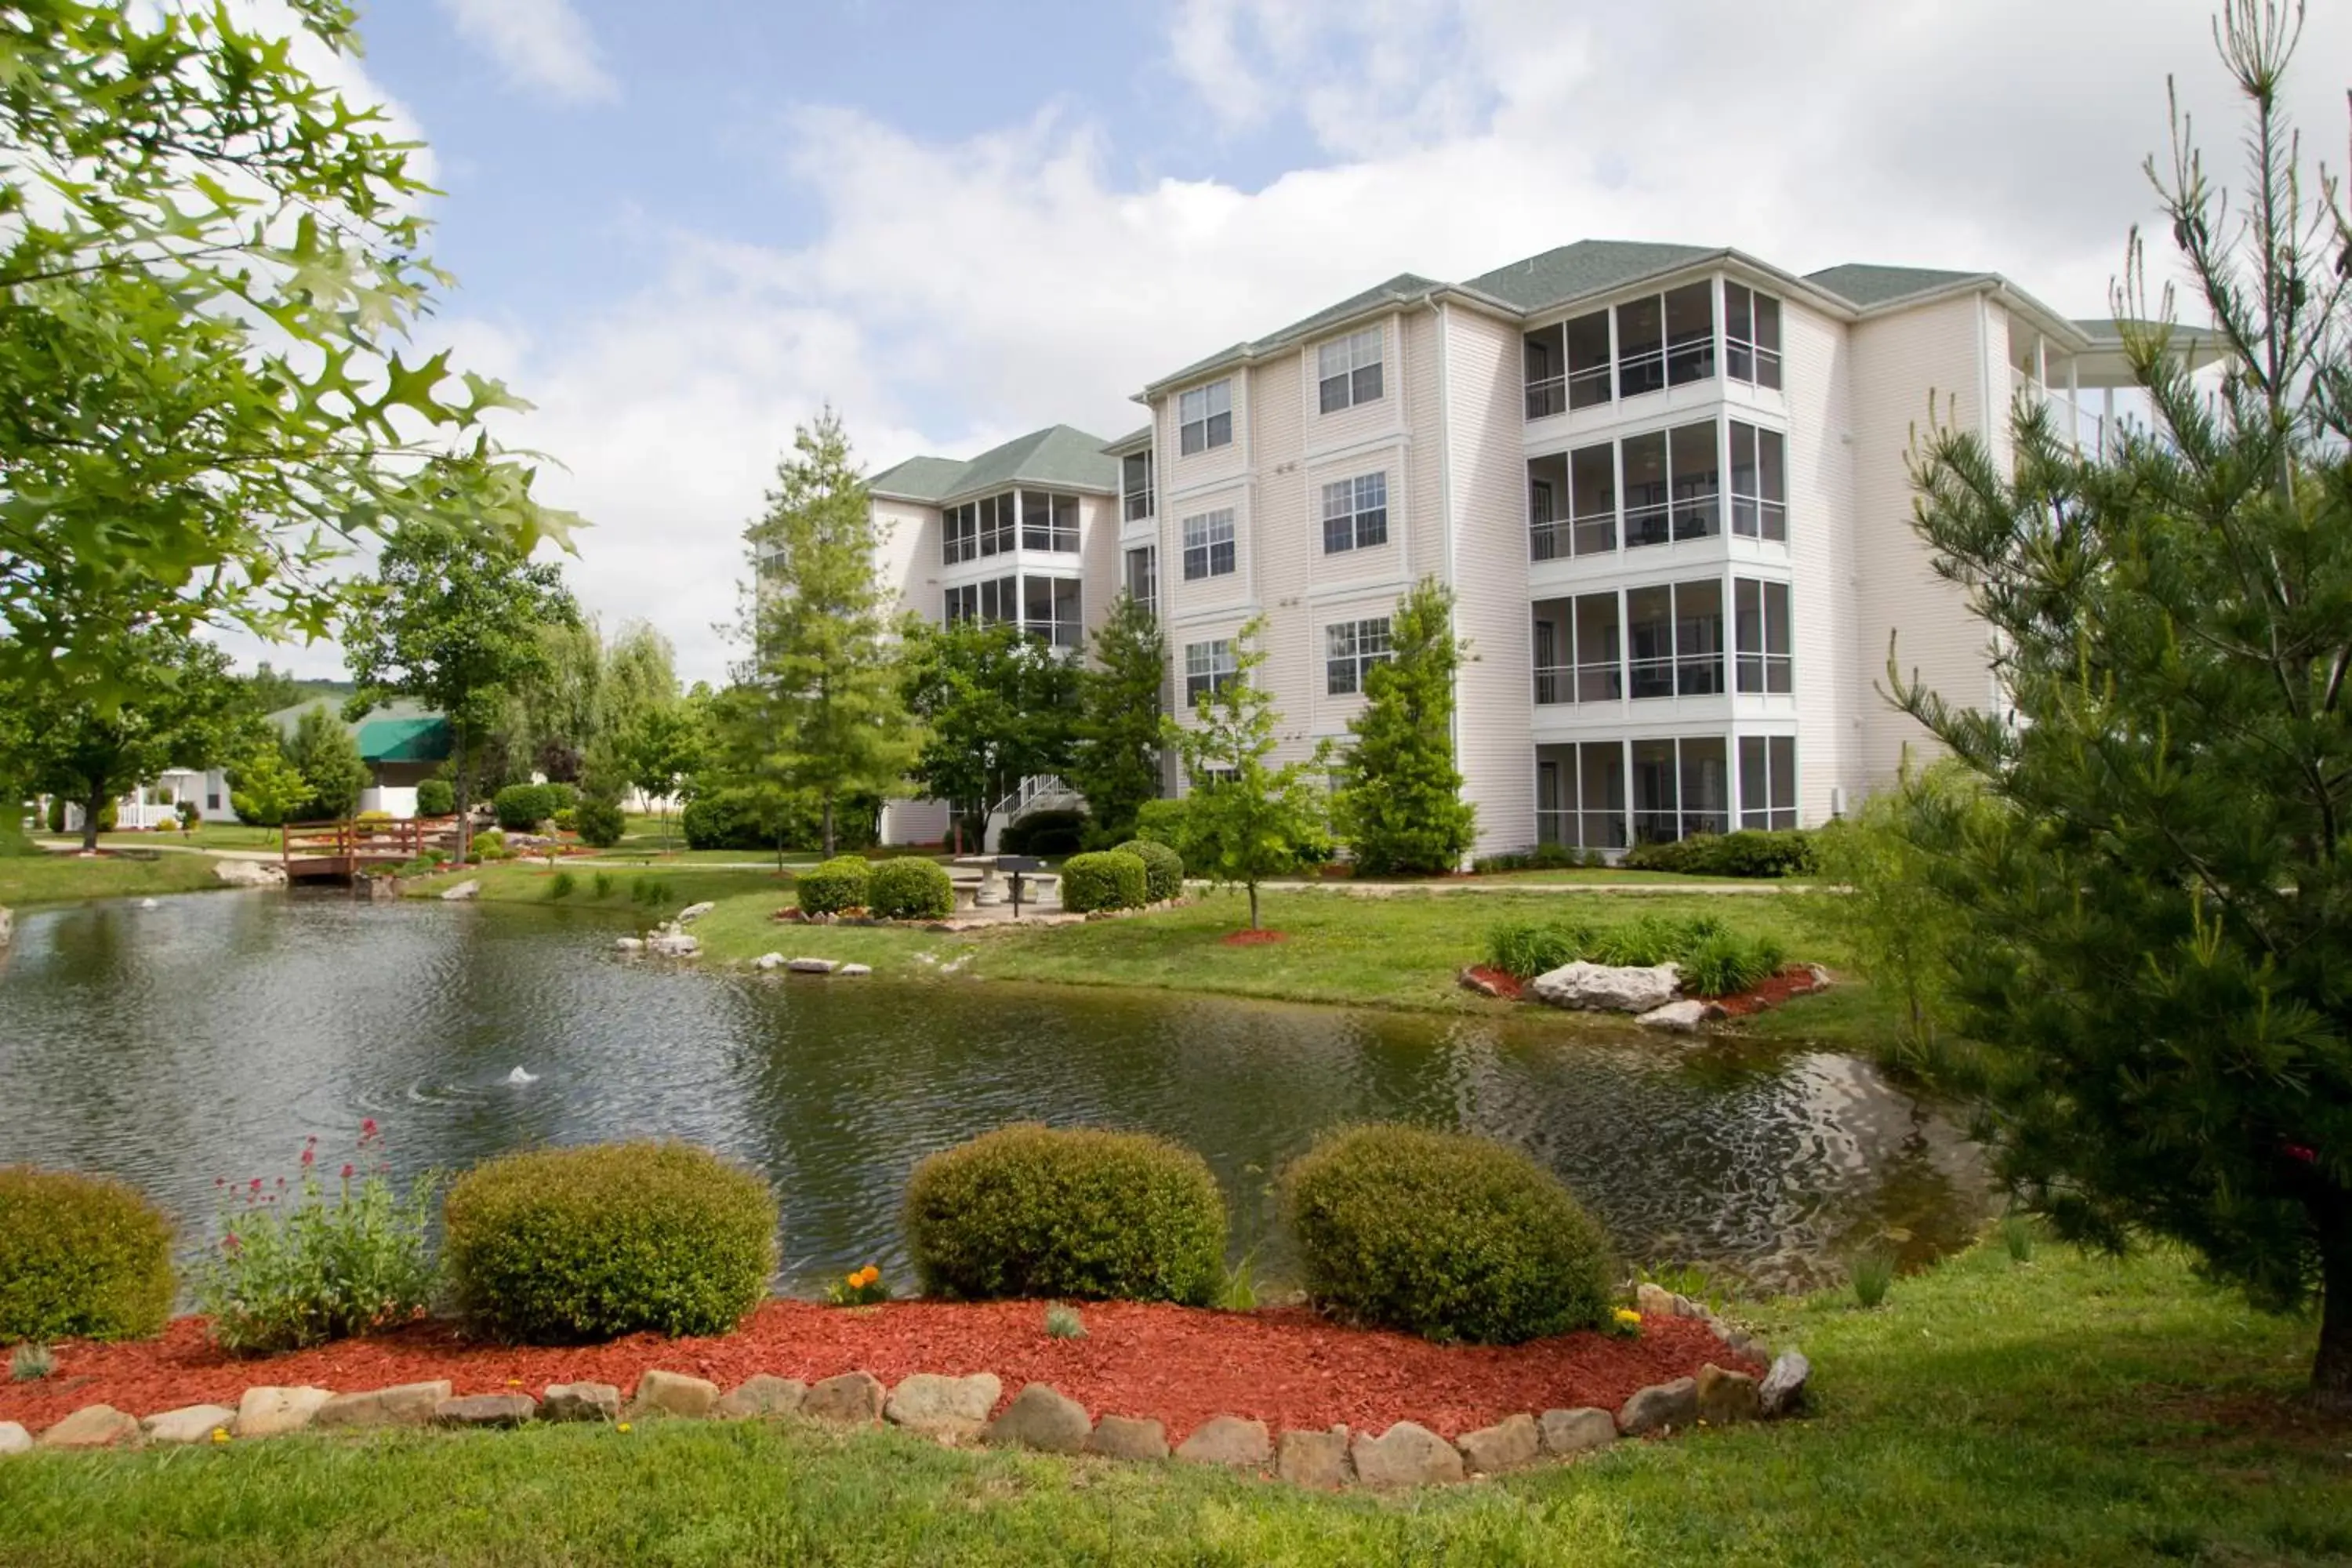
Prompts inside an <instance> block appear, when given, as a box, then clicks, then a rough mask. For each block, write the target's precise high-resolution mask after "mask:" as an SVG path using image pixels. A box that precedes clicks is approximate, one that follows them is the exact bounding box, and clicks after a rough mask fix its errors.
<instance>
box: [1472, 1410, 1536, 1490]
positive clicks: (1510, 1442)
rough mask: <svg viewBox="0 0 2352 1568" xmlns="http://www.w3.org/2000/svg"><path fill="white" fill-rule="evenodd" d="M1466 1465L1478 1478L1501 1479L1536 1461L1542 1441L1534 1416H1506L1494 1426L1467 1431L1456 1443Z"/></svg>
mask: <svg viewBox="0 0 2352 1568" xmlns="http://www.w3.org/2000/svg"><path fill="white" fill-rule="evenodd" d="M1454 1447H1457V1448H1459V1449H1461V1450H1462V1462H1463V1464H1464V1465H1465V1466H1467V1467H1468V1468H1469V1471H1470V1473H1471V1474H1472V1475H1474V1476H1499V1475H1501V1474H1502V1473H1503V1472H1504V1471H1505V1470H1517V1469H1522V1468H1526V1467H1527V1466H1528V1465H1532V1464H1534V1463H1535V1462H1536V1454H1537V1451H1538V1448H1540V1447H1541V1439H1540V1438H1539V1437H1538V1435H1537V1432H1536V1418H1535V1417H1534V1416H1532V1415H1506V1416H1505V1417H1503V1419H1502V1420H1500V1421H1497V1422H1496V1424H1495V1425H1493V1426H1482V1427H1480V1428H1479V1429H1478V1430H1477V1431H1475V1432H1465V1433H1463V1434H1462V1436H1459V1437H1456V1438H1455V1439H1454Z"/></svg>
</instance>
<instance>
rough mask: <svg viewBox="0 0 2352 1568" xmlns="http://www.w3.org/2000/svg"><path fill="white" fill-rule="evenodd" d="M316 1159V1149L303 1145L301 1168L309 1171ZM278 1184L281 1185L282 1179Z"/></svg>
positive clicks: (317, 1153)
mask: <svg viewBox="0 0 2352 1568" xmlns="http://www.w3.org/2000/svg"><path fill="white" fill-rule="evenodd" d="M312 1142H317V1140H315V1139H313V1140H312ZM318 1158H319V1152H318V1151H317V1150H316V1149H313V1148H310V1147H309V1146H308V1145H305V1146H304V1148H303V1150H302V1168H303V1169H304V1170H306V1171H307V1170H309V1169H310V1166H311V1165H312V1164H313V1163H315V1162H316V1161H317V1160H318ZM280 1184H283V1179H282V1178H281V1179H280Z"/></svg>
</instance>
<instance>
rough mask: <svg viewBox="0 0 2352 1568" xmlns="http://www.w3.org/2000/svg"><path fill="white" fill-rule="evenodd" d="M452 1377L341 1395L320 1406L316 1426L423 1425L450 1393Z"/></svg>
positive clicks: (314, 1423) (313, 1423)
mask: <svg viewBox="0 0 2352 1568" xmlns="http://www.w3.org/2000/svg"><path fill="white" fill-rule="evenodd" d="M450 1392H451V1390H450V1387H449V1380H448V1379H447V1378H446V1377H444V1378H437V1379H436V1380H435V1381H433V1382H431V1383H404V1384H400V1385H399V1386H398V1387H395V1388H379V1389H377V1390H375V1391H374V1392H373V1393H371V1394H337V1395H335V1396H334V1397H333V1398H332V1399H330V1400H328V1401H327V1402H326V1403H325V1404H324V1405H320V1406H319V1414H318V1415H316V1416H315V1417H313V1418H312V1421H311V1425H312V1426H424V1425H425V1424H426V1423H427V1422H429V1421H431V1420H432V1419H433V1413H434V1411H436V1409H438V1408H440V1405H441V1402H442V1401H443V1400H445V1399H446V1398H448V1397H449V1395H450Z"/></svg>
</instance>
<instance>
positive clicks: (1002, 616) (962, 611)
mask: <svg viewBox="0 0 2352 1568" xmlns="http://www.w3.org/2000/svg"><path fill="white" fill-rule="evenodd" d="M1019 588H1020V579H1018V578H1015V577H992V578H990V579H989V580H988V581H987V582H985V583H964V584H959V585H957V586H955V587H952V588H950V589H949V590H948V591H947V609H946V615H945V617H944V618H945V620H946V621H947V624H948V625H950V626H954V625H955V624H956V623H957V622H959V621H987V622H992V623H993V622H1005V621H1018V620H1019V619H1020V618H1021V601H1020V595H1019Z"/></svg>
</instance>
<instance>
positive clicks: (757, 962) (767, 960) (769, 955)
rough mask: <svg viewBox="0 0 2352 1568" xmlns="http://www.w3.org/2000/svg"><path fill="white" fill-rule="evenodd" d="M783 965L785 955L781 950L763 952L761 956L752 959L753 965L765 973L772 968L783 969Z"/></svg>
mask: <svg viewBox="0 0 2352 1568" xmlns="http://www.w3.org/2000/svg"><path fill="white" fill-rule="evenodd" d="M783 966H784V955H783V954H782V953H781V952H763V953H761V955H760V956H759V957H757V958H755V959H753V960H752V961H751V967H752V968H754V969H756V970H759V971H760V972H761V973H767V972H768V971H769V970H771V969H782V967H783Z"/></svg>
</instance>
